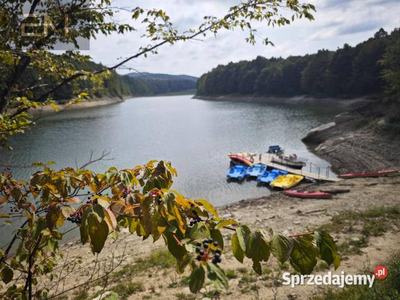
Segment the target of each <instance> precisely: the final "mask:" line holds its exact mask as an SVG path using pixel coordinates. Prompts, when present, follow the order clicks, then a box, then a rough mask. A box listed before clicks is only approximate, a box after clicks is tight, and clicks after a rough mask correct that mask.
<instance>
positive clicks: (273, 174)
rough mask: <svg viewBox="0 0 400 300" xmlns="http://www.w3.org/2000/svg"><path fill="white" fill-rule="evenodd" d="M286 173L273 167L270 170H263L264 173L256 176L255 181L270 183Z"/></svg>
mask: <svg viewBox="0 0 400 300" xmlns="http://www.w3.org/2000/svg"><path fill="white" fill-rule="evenodd" d="M287 174H288V172H286V171H282V170H278V169H273V170H272V171H265V172H264V174H262V175H261V176H259V177H258V178H257V181H258V182H262V183H268V184H270V183H271V182H272V181H275V179H276V178H278V177H279V176H284V175H287Z"/></svg>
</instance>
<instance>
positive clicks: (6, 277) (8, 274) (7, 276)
mask: <svg viewBox="0 0 400 300" xmlns="http://www.w3.org/2000/svg"><path fill="white" fill-rule="evenodd" d="M13 277H14V272H13V270H11V269H10V268H9V267H7V266H5V267H4V268H3V270H1V279H2V280H3V282H4V283H5V284H7V283H9V282H10V281H11V280H12V279H13Z"/></svg>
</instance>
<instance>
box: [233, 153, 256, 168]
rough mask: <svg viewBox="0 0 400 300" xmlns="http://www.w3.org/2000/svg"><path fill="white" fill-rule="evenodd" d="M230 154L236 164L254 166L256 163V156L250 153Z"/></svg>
mask: <svg viewBox="0 0 400 300" xmlns="http://www.w3.org/2000/svg"><path fill="white" fill-rule="evenodd" d="M228 156H229V158H230V159H231V161H232V162H233V163H234V164H244V165H246V166H252V165H253V163H254V158H253V156H252V155H251V154H250V153H238V154H235V153H229V154H228Z"/></svg>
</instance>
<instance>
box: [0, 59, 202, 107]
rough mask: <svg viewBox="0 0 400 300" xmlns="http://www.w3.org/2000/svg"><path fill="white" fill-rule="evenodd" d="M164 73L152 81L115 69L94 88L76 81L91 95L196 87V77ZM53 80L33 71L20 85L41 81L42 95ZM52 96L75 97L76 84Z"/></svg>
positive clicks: (89, 67) (94, 67)
mask: <svg viewBox="0 0 400 300" xmlns="http://www.w3.org/2000/svg"><path fill="white" fill-rule="evenodd" d="M68 62H69V63H72V64H73V65H74V68H75V70H76V71H79V70H83V71H89V72H95V71H98V70H101V69H103V68H104V66H102V65H101V64H97V63H94V62H92V61H80V62H78V61H68ZM1 69H2V63H1V60H0V71H1ZM147 74H149V73H147ZM156 75H157V74H156ZM149 76H152V74H149ZM163 76H164V78H163V80H159V79H157V78H154V79H150V80H149V78H147V77H146V78H142V77H141V75H140V76H138V77H136V76H129V75H124V76H121V75H119V74H118V73H116V72H112V74H111V76H110V77H109V78H107V79H105V81H104V85H103V86H102V88H101V89H97V88H96V89H94V88H93V87H94V86H95V84H94V83H93V82H91V81H90V80H76V81H75V82H73V84H74V85H77V86H78V90H80V91H82V92H87V93H88V94H89V95H90V97H91V98H102V97H118V98H122V97H129V96H152V95H160V94H168V93H182V92H185V91H191V92H192V91H194V90H195V89H196V84H197V78H196V77H192V76H188V75H178V76H175V75H168V74H163ZM52 81H53V79H52V78H41V76H39V75H38V73H37V72H36V71H35V70H31V71H30V72H28V74H27V75H26V76H25V77H23V78H21V79H20V81H19V82H18V85H19V86H20V87H21V89H23V88H24V87H25V86H26V87H28V86H29V84H31V83H32V82H37V85H38V88H36V92H37V93H38V94H39V95H40V94H42V93H45V92H46V91H47V90H46V87H44V88H41V87H40V85H41V84H43V85H52V84H53V82H52ZM52 97H53V99H54V100H56V101H58V102H64V101H68V100H70V99H72V98H73V97H74V94H73V89H72V86H71V85H68V84H67V85H64V86H63V87H61V88H60V89H58V90H57V91H56V92H55V93H54V94H52Z"/></svg>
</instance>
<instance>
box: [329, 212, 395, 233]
mask: <svg viewBox="0 0 400 300" xmlns="http://www.w3.org/2000/svg"><path fill="white" fill-rule="evenodd" d="M399 220H400V205H395V206H377V207H374V208H371V209H368V210H366V211H362V212H356V211H351V210H344V211H341V212H339V213H338V214H337V215H335V216H333V217H332V222H331V223H329V224H326V225H323V226H322V228H323V229H326V230H328V231H329V232H345V233H348V232H356V231H362V232H363V234H364V235H365V236H371V235H372V236H379V235H382V234H383V233H384V232H386V231H388V230H389V229H390V228H391V221H397V222H398V221H399ZM357 228H361V230H360V229H357Z"/></svg>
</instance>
